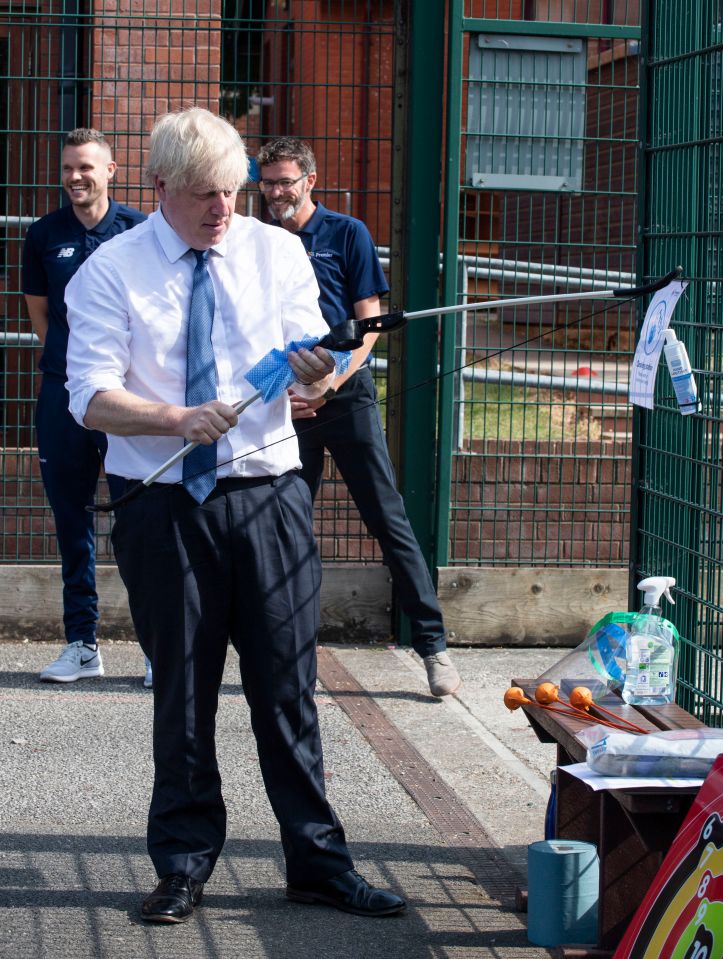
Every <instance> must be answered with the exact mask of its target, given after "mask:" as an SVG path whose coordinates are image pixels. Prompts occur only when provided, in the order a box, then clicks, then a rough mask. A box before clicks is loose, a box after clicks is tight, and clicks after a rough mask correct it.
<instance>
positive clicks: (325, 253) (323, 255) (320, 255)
mask: <svg viewBox="0 0 723 959" xmlns="http://www.w3.org/2000/svg"><path fill="white" fill-rule="evenodd" d="M307 252H308V254H309V258H310V259H312V258H316V259H317V260H319V259H321V260H331V259H332V257H334V256H335V255H336V254H335V253H334V251H333V250H308V251H307Z"/></svg>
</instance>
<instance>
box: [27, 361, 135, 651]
mask: <svg viewBox="0 0 723 959" xmlns="http://www.w3.org/2000/svg"><path fill="white" fill-rule="evenodd" d="M68 401H69V396H68V391H67V390H66V388H65V382H64V380H61V379H58V378H55V377H52V376H47V375H46V376H44V377H43V382H42V385H41V387H40V395H39V396H38V405H37V409H36V413H35V427H36V433H37V442H38V456H39V459H40V473H41V475H42V478H43V485H44V487H45V493H46V495H47V497H48V502H49V503H50V507H51V509H52V511H53V517H54V519H55V531H56V535H57V538H58V549H59V551H60V558H61V567H62V575H63V624H64V626H65V638H66V639H67V641H68V642H69V643H73V642H76V641H77V640H82V641H83V642H84V643H94V642H95V629H96V623H97V622H98V594H97V592H96V589H95V537H94V524H93V514H92V513H89V512H88V511H87V510H86V508H85V507H86V506H88V505H90V504H92V503H93V501H94V499H95V490H96V486H97V485H98V476H99V474H100V468H101V465H102V463H103V458H104V457H105V454H106V450H107V447H108V440H107V438H106V435H105V433H100V432H98V431H97V430H86V429H84V428H83V427H82V426H79V425H78V424H77V423H76V422H75V420H74V419H73V417H72V416H71V415H70V413H69V412H68ZM109 485H110V480H109ZM111 495H112V496H113V495H119V488H118V486H116V488H115V492H113V491H111Z"/></svg>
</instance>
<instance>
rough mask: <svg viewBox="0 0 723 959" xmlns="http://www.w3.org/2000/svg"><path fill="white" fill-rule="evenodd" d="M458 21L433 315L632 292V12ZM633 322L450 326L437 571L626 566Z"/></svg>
mask: <svg viewBox="0 0 723 959" xmlns="http://www.w3.org/2000/svg"><path fill="white" fill-rule="evenodd" d="M462 7H463V16H464V19H463V32H462V34H461V40H460V47H459V51H458V57H459V68H460V72H461V76H462V82H461V84H460V89H459V99H460V103H461V116H460V127H461V136H460V138H459V153H458V154H457V155H455V153H454V152H453V149H452V146H450V151H449V152H450V156H451V157H452V158H453V159H452V161H451V162H450V165H449V169H448V176H449V177H451V178H454V179H453V182H452V186H451V196H452V199H454V201H455V203H456V206H457V207H458V210H451V209H450V212H449V216H448V219H447V222H446V224H445V229H446V236H447V239H446V245H445V264H448V263H451V261H452V258H453V257H456V267H455V272H454V275H452V270H451V268H450V267H447V269H446V271H445V273H446V276H445V286H446V292H447V296H448V301H451V298H452V296H454V297H455V298H456V300H457V302H459V303H465V302H468V303H476V302H481V301H484V300H489V299H491V300H510V299H513V298H515V297H523V296H531V295H548V294H554V293H573V292H576V291H578V292H585V291H593V290H606V289H610V288H616V287H625V286H629V285H631V284H632V285H634V283H635V277H636V246H637V222H636V205H637V176H636V158H637V152H638V112H639V92H640V91H639V76H638V63H639V37H640V25H639V9H638V4H637V3H632V2H631V3H625V2H616V3H614V4H612V3H593V2H590V3H564V2H563V3H560V2H555V3H553V2H547V0H545V2H537V3H535V2H531V3H501V2H500V3H497V4H494V3H492V4H491V3H482V2H474V0H465V2H464V3H463V4H462ZM457 169H459V176H460V177H461V179H459V180H458V179H456V178H457V176H458V174H457ZM634 325H635V307H634V306H633V305H632V304H631V303H621V302H611V301H605V302H603V301H594V302H591V301H588V302H578V303H576V302H571V303H567V304H548V303H544V304H538V305H534V306H520V307H510V308H503V309H498V310H494V311H491V312H487V311H480V312H476V313H473V312H468V313H465V314H463V315H462V318H461V319H459V320H458V321H457V327H456V330H455V334H454V346H453V350H452V351H450V354H449V357H448V362H447V365H446V367H445V368H446V369H449V368H453V369H455V370H458V371H459V372H457V373H456V374H455V382H454V388H453V390H452V395H451V397H450V402H451V404H452V405H453V413H452V416H451V427H450V431H449V435H448V436H447V437H443V438H442V443H443V444H445V443H446V444H447V447H446V448H447V449H449V450H451V475H450V477H449V480H450V487H451V502H450V522H449V553H448V557H447V559H448V564H449V565H465V564H466V565H482V566H485V565H491V566H520V565H543V566H571V567H572V566H577V567H582V566H593V567H620V568H621V569H622V568H624V567H625V565H626V563H627V559H628V542H629V538H630V496H631V481H630V480H631V475H630V458H631V430H632V418H631V408H630V406H629V404H628V399H627V384H628V374H629V368H630V361H631V356H632V350H633V347H634Z"/></svg>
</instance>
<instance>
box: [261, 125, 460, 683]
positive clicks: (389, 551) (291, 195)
mask: <svg viewBox="0 0 723 959" xmlns="http://www.w3.org/2000/svg"><path fill="white" fill-rule="evenodd" d="M256 163H257V165H258V169H259V176H260V179H259V189H260V190H261V192H262V194H263V196H264V200H265V201H266V205H267V206H268V209H269V212H270V213H271V216H272V217H273V219H274V222H275V223H276V224H277V225H280V226H281V227H283V228H284V229H285V230H288V231H289V232H291V233H294V234H296V236H298V237H299V239H300V240H301V242H302V243H303V245H304V248H305V250H306V252H307V254H308V256H309V259H310V261H311V265H312V267H313V268H314V273H315V274H316V279H317V282H318V284H319V289H320V296H319V305H320V307H321V312H322V314H323V316H324V319H325V320H326V322H327V323H328V325H329V326H330V327H331V328H332V329H333V328H334V327H335V326H337V325H338V324H341V323H346V321H347V320H348V319H350V318H352V317H354V318H356V319H359V320H361V319H366V318H368V317H374V316H379V315H380V312H381V308H380V300H379V298H380V296H383V295H384V294H385V293H387V292H388V291H389V286H388V285H387V281H386V279H385V278H384V274H383V272H382V267H381V264H380V263H379V257H378V256H377V253H376V250H375V248H374V242H373V240H372V238H371V235H370V233H369V230H368V229H367V228H366V226H365V225H364V223H362V222H361V221H360V220H357V219H354V217H350V216H346V215H344V214H342V213H334V212H332V211H331V210H327V209H326V207H324V206H323V205H322V204H321V203H318V202H315V201H314V200H312V198H311V193H312V190H313V189H314V187H315V185H316V160H315V157H314V154H313V152H312V151H311V148H310V147H309V146H308V144H306V143H304V142H303V141H302V140H297V139H296V138H294V137H280V138H279V139H276V140H272V141H270V142H269V143H266V144H265V145H264V146H262V147H261V150H260V151H259V153H258V155H257V157H256ZM377 335H378V334H376V333H369V334H367V335H366V336H365V338H364V347H363V348H362V349H359V350H355V351H354V353H353V354H352V360H351V363H350V365H349V368H348V370H347V371H346V372H345V373H343V374H342V375H341V376H339V377H337V379H336V380H335V381H334V383H333V386H332V387H331V388H330V389H328V390H327V391H326V393H325V394H324V396H323V397H319V398H315V399H308V398H306V397H303V396H299V395H298V393H297V391H296V390H294V389H293V388H292V390H291V406H292V411H293V416H294V426H295V428H296V431H297V434H298V437H299V450H300V454H301V462H302V476H303V477H304V479H305V480H306V482H307V483H308V485H309V488H310V490H311V495H312V496H313V497H315V496H316V494H317V492H318V490H319V485H320V483H321V476H322V472H323V468H324V450H325V449H327V450H329V453H330V454H331V457H332V459H333V460H334V462H335V463H336V465H337V468H338V469H339V472H340V473H341V475H342V478H343V479H344V482H345V483H346V485H347V488H348V490H349V493H350V494H351V496H352V499H353V500H354V502H355V503H356V506H357V509H358V510H359V513H360V515H361V518H362V519H363V521H364V523H365V524H366V527H367V529H368V530H369V532H370V533H371V535H372V536H373V537H374V538H375V539H376V540H378V542H379V544H380V545H381V548H382V553H383V556H384V562H385V563H386V565H387V566H388V567H389V570H390V572H391V575H392V583H393V585H394V591H395V595H396V598H397V601H398V602H399V605H400V607H401V608H402V610H403V611H404V613H405V614H406V615H407V616H408V618H409V621H410V624H411V634H412V645H413V647H414V649H415V651H416V652H417V653H418V654H419V656H420V657H421V658H422V662H423V663H424V666H425V669H426V671H427V679H428V682H429V688H430V691H431V693H432V694H433V695H434V696H446V695H449V694H450V693H453V692H455V691H456V690H457V689H458V688H459V686H460V684H461V680H460V677H459V673H458V672H457V670H456V669H455V667H454V664H453V663H452V661H451V660H450V657H449V655H448V653H447V651H446V649H447V642H446V632H445V628H444V622H443V618H442V611H441V609H440V606H439V602H438V600H437V594H436V590H435V588H434V584H433V582H432V577H431V575H430V573H429V569H428V568H427V564H426V563H425V561H424V557H423V556H422V551H421V549H420V548H419V543H418V542H417V540H416V537H415V536H414V532H413V531H412V528H411V525H410V523H409V519H408V518H407V513H406V510H405V507H404V501H403V499H402V497H401V496H400V494H399V492H398V491H397V487H396V478H395V475H394V469H393V467H392V463H391V460H390V458H389V452H388V449H387V445H386V439H385V437H384V430H383V427H382V422H381V418H380V415H379V408H378V406H377V405H376V390H375V388H374V382H373V379H372V375H371V370H370V368H369V362H370V353H371V349H372V347H373V345H374V342H375V341H376V339H377Z"/></svg>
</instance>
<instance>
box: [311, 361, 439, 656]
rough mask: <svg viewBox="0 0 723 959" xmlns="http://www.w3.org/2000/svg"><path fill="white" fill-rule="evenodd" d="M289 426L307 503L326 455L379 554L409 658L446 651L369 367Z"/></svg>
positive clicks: (429, 580) (435, 602)
mask: <svg viewBox="0 0 723 959" xmlns="http://www.w3.org/2000/svg"><path fill="white" fill-rule="evenodd" d="M294 426H295V427H296V432H297V435H298V438H299V451H300V454H301V462H302V464H303V465H302V470H301V475H302V477H303V478H304V479H305V480H306V482H307V484H308V486H309V489H310V490H311V495H312V497H315V496H316V494H317V492H318V490H319V485H320V483H321V476H322V472H323V469H324V450H325V449H327V450H329V453H330V454H331V457H332V459H333V460H334V462H335V463H336V466H337V468H338V470H339V472H340V473H341V476H342V478H343V480H344V482H345V483H346V486H347V489H348V490H349V493H350V494H351V497H352V499H353V500H354V502H355V504H356V507H357V509H358V510H359V515H360V516H361V518H362V520H363V521H364V524H365V525H366V527H367V529H368V530H369V532H370V534H371V535H372V536H373V537H374V539H376V540H377V542H378V543H379V545H380V546H381V548H382V555H383V557H384V562H385V564H386V565H387V566H388V567H389V571H390V573H391V575H392V583H393V586H394V595H395V598H396V601H397V602H398V603H399V605H400V607H401V609H402V611H403V612H404V613H405V614H406V616H407V617H408V618H409V622H410V627H411V639H412V646H413V647H414V650H415V652H417V653H418V654H419V655H420V656H421V657H422V658H424V657H425V656H429V655H430V654H432V653H439V652H441V651H442V650H444V649H446V645H447V643H446V638H445V630H444V621H443V619H442V610H441V609H440V606H439V601H438V599H437V593H436V590H435V588H434V583H433V582H432V577H431V575H430V572H429V568H428V567H427V564H426V563H425V561H424V557H423V555H422V551H421V549H420V547H419V543H418V542H417V538H416V537H415V535H414V531H413V530H412V527H411V524H410V522H409V518H408V517H407V511H406V509H405V508H404V500H403V499H402V497H401V495H400V493H399V491H398V490H397V484H396V477H395V475H394V468H393V466H392V463H391V460H390V459H389V450H388V449H387V441H386V437H385V436H384V429H383V427H382V421H381V418H380V416H379V407H378V405H377V403H376V390H375V388H374V381H373V379H372V375H371V371H370V369H369V367H368V366H364V367H362V368H361V369H360V370H357V372H356V373H355V374H354V375H353V376H351V377H350V378H349V379H348V380H347V381H346V383H344V384H343V385H342V386H341V388H340V389H339V391H338V392H337V395H336V396H335V397H334V398H333V399H332V400H330V401H329V402H328V403H326V404H325V405H324V406H322V407H321V408H320V409H319V410H317V414H316V416H315V417H314V418H313V419H300V420H295V421H294Z"/></svg>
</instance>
